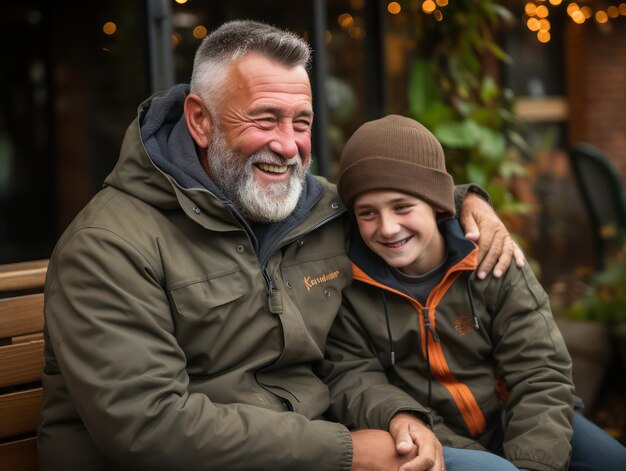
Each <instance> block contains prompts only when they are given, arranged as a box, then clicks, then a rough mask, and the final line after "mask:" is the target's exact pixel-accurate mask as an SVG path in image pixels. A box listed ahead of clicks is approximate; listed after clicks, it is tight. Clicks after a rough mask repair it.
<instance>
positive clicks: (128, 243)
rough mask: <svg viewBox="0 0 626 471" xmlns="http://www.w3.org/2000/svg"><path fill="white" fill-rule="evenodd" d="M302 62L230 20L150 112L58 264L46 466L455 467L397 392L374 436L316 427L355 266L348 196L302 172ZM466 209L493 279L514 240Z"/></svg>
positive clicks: (289, 46) (285, 43) (299, 47)
mask: <svg viewBox="0 0 626 471" xmlns="http://www.w3.org/2000/svg"><path fill="white" fill-rule="evenodd" d="M308 61H309V47H308V45H307V44H306V43H305V42H304V41H302V40H301V39H299V38H297V37H296V36H295V35H293V34H291V33H288V32H285V31H281V30H278V29H276V28H273V27H270V26H267V25H264V24H261V23H256V22H248V21H237V22H231V23H227V24H225V25H223V26H222V27H220V28H219V29H218V30H216V31H215V32H213V33H212V34H211V35H210V36H208V37H207V38H206V39H205V40H204V41H203V42H202V44H201V46H200V48H199V49H198V52H197V54H196V59H195V63H194V70H193V76H192V80H191V90H190V89H189V87H188V86H185V85H179V86H175V87H173V88H172V89H171V90H169V91H168V92H167V93H164V94H159V95H156V96H154V97H152V98H150V99H149V100H148V101H146V102H145V103H143V104H142V105H141V107H140V109H139V116H138V117H137V119H136V120H135V121H134V122H133V123H132V124H131V125H130V127H129V129H128V132H127V134H126V137H125V139H124V142H123V145H122V149H121V153H120V158H119V161H118V163H117V165H116V167H115V168H114V170H113V171H112V173H111V174H110V175H109V176H108V177H107V179H106V181H105V186H104V188H103V189H102V190H101V191H100V192H99V193H98V194H97V195H96V196H95V197H94V198H93V200H92V201H91V202H90V203H89V204H88V205H87V207H86V208H85V209H84V210H83V211H82V212H81V213H80V214H79V215H78V216H77V218H76V219H75V220H74V221H73V223H72V224H71V225H70V227H68V229H67V230H66V231H65V233H64V234H63V236H62V237H61V239H60V240H59V242H58V244H57V246H56V248H55V250H54V253H53V255H52V257H51V261H50V267H49V271H48V279H47V280H46V292H45V297H46V298H45V299H46V301H45V316H46V351H45V354H46V365H45V370H44V376H43V383H44V404H43V410H42V419H41V426H40V431H39V452H40V464H41V469H44V470H45V469H50V470H57V469H81V470H87V469H88V470H91V469H150V470H157V469H198V470H199V469H216V470H226V469H228V470H244V469H248V470H249V469H256V470H259V469H272V470H339V469H345V470H348V469H354V470H359V469H371V470H376V469H397V468H399V467H400V466H404V467H405V469H416V470H419V469H436V470H437V471H438V470H439V469H443V467H444V464H443V462H442V456H441V446H440V445H439V443H438V441H437V440H436V438H435V437H434V435H433V434H432V433H431V432H430V430H429V429H428V428H427V426H426V425H425V423H424V422H423V421H422V420H420V417H421V418H422V419H423V420H424V421H425V422H428V420H429V419H428V411H426V410H422V408H421V407H420V406H419V405H417V404H416V403H415V402H414V401H413V400H412V398H410V397H408V396H407V395H405V394H404V393H402V392H401V391H398V394H397V395H396V396H395V397H390V398H389V401H388V403H387V404H385V405H383V406H382V408H381V410H380V414H379V419H378V420H377V423H373V424H372V427H373V428H377V429H378V430H360V431H352V432H350V431H348V429H347V428H346V427H344V426H343V425H340V424H337V423H332V422H328V421H324V420H321V417H322V416H323V414H324V412H325V411H326V409H327V408H328V401H329V398H328V391H327V389H326V386H325V385H324V384H323V383H322V381H320V379H319V378H318V377H317V376H316V375H315V374H314V371H313V364H314V362H316V361H317V360H320V359H321V358H322V352H323V351H324V346H325V342H326V336H327V333H328V331H329V329H330V326H331V323H332V322H333V319H334V317H335V315H336V313H337V310H338V308H339V305H340V302H341V292H342V289H343V288H344V287H346V286H347V285H348V283H349V282H350V279H351V267H350V263H349V261H348V259H347V258H346V255H345V250H346V240H347V238H346V235H345V231H344V229H345V209H344V208H343V207H342V206H341V205H340V203H339V199H338V197H337V193H336V189H335V186H334V185H332V184H330V183H329V182H327V181H326V180H325V179H323V178H320V177H314V176H312V175H311V174H310V173H309V172H308V168H309V164H310V160H311V125H312V121H313V110H312V99H311V88H310V85H309V80H308V77H307V71H306V67H307V64H308ZM460 196H461V197H462V195H460ZM465 204H467V205H468V206H467V209H464V217H465V218H466V219H467V220H466V222H465V224H466V227H470V228H472V229H473V230H472V232H474V233H476V232H477V231H476V227H475V225H474V224H475V222H474V220H473V219H472V216H473V217H474V218H476V219H478V220H482V221H483V222H484V225H483V227H481V228H480V229H481V230H482V231H483V232H484V233H487V234H500V237H496V238H495V239H496V242H495V243H494V244H489V243H487V244H486V245H487V246H489V245H492V246H493V247H492V252H491V255H490V256H488V257H487V263H486V266H485V268H486V269H491V268H493V267H494V265H495V266H496V269H503V268H504V267H506V266H507V265H508V264H509V263H510V261H511V257H512V254H513V249H514V246H513V245H512V243H511V242H510V239H509V238H508V233H506V230H504V229H503V226H502V224H501V223H500V221H499V220H498V219H497V217H496V216H495V215H494V213H493V212H491V210H490V209H487V210H486V212H485V208H487V207H488V206H487V205H486V203H484V202H482V201H481V200H480V198H478V197H476V196H469V197H468V198H466V203H465ZM472 205H473V206H472ZM481 205H482V206H481ZM472 207H473V208H474V209H473V210H472V209H471V208H472ZM499 252H503V253H504V256H503V257H501V258H500V259H499V261H498V256H497V254H498V253H499ZM496 261H497V265H496ZM306 280H317V281H318V282H317V283H309V284H307V283H306ZM386 430H389V431H390V432H391V433H389V432H387V431H386Z"/></svg>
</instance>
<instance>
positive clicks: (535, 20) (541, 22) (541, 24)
mask: <svg viewBox="0 0 626 471" xmlns="http://www.w3.org/2000/svg"><path fill="white" fill-rule="evenodd" d="M562 3H563V0H548V2H546V0H534V1H528V2H526V4H525V5H524V15H525V18H526V27H527V28H528V29H529V30H530V31H532V32H534V33H536V34H537V40H538V41H540V42H542V43H547V42H548V41H550V28H551V24H550V20H549V19H548V17H549V16H550V8H551V7H558V6H560V5H561V4H562ZM548 4H549V5H548ZM566 11H567V15H568V16H569V17H570V19H571V20H572V21H573V22H574V23H576V24H579V25H580V24H583V23H585V22H586V21H587V20H589V19H591V18H593V19H595V21H596V22H597V23H599V24H602V25H603V24H606V23H608V22H609V21H610V20H611V19H613V18H617V17H618V16H620V15H622V16H626V3H620V4H619V6H618V5H610V6H608V7H606V8H605V9H601V8H593V7H592V6H591V5H584V6H582V7H581V6H579V5H578V3H575V2H569V3H567V7H566Z"/></svg>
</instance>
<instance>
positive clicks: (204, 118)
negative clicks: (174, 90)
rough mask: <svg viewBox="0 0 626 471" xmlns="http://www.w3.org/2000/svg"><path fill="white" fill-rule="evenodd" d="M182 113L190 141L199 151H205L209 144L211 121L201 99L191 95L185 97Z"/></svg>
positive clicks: (211, 128) (211, 129)
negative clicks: (191, 140) (192, 141)
mask: <svg viewBox="0 0 626 471" xmlns="http://www.w3.org/2000/svg"><path fill="white" fill-rule="evenodd" d="M184 113H185V121H186V122H187V128H188V129H189V134H191V137H192V139H193V140H194V142H195V143H196V145H197V146H198V147H199V148H200V149H206V148H207V147H208V146H209V142H211V134H212V132H213V121H212V119H211V115H210V114H209V111H208V110H207V108H206V106H204V103H203V101H202V99H201V98H200V97H199V96H198V95H195V94H193V93H190V94H189V95H187V98H185V105H184Z"/></svg>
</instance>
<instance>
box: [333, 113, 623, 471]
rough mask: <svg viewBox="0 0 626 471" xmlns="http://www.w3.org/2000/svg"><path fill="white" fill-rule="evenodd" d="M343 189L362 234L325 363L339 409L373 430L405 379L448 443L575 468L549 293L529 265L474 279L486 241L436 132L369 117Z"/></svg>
mask: <svg viewBox="0 0 626 471" xmlns="http://www.w3.org/2000/svg"><path fill="white" fill-rule="evenodd" d="M338 189H339V194H340V196H341V198H342V200H343V201H344V203H345V205H346V207H347V208H348V209H349V210H350V211H351V212H352V214H353V216H354V220H355V222H356V225H357V226H358V233H356V232H357V231H355V234H354V241H353V244H352V247H351V249H350V252H349V256H350V258H351V260H352V262H353V278H354V280H355V283H353V285H352V286H350V287H349V288H348V289H346V290H345V291H344V295H345V297H344V304H343V307H342V310H341V312H340V314H339V316H338V317H337V320H336V321H335V324H334V325H333V328H332V330H331V335H330V336H329V340H328V344H327V352H326V353H327V361H326V362H325V363H324V365H323V366H322V373H323V374H324V375H325V376H326V381H327V382H328V385H329V388H330V393H331V403H332V405H331V413H332V414H334V415H335V417H336V418H338V419H339V420H340V421H342V422H344V423H346V424H348V425H351V426H354V427H365V426H367V423H368V420H369V419H370V418H373V417H375V414H376V410H377V409H376V408H377V404H380V403H382V402H383V401H384V397H385V391H391V390H390V389H389V388H393V387H394V386H395V387H400V388H401V389H403V390H404V391H406V392H407V393H409V394H410V395H411V396H413V397H414V398H415V399H417V400H418V402H421V403H422V404H424V405H426V406H427V407H428V408H429V409H430V410H431V413H432V417H433V430H434V432H435V434H436V435H437V437H438V438H439V440H440V441H441V443H442V444H443V445H444V447H445V446H448V447H455V448H472V449H478V450H485V449H487V450H490V451H493V452H495V453H498V454H500V455H502V456H504V457H505V458H506V459H507V460H509V461H510V462H511V463H512V464H514V465H515V466H517V467H518V468H522V469H530V470H566V469H568V462H569V459H570V454H571V446H570V440H571V439H572V434H573V429H572V421H573V406H572V402H573V390H574V387H573V384H572V379H571V360H570V357H569V354H568V352H567V349H566V346H565V344H564V341H563V338H562V336H561V334H560V332H559V331H558V329H557V327H556V325H555V323H554V319H553V317H552V313H551V310H550V305H549V302H548V297H547V295H546V293H545V292H544V290H543V289H542V288H541V286H540V285H539V283H538V282H537V280H536V278H535V277H534V275H533V273H532V272H531V270H530V269H529V268H528V267H526V266H525V267H524V268H522V269H519V268H516V267H511V268H509V270H508V272H507V273H506V274H505V275H504V276H503V277H502V278H501V279H496V278H490V279H487V280H479V279H478V278H477V277H476V276H475V273H474V271H475V269H476V266H477V262H476V253H477V248H476V246H475V245H474V244H473V243H472V242H471V241H469V240H467V239H465V238H464V236H463V232H462V231H461V229H460V226H459V224H458V222H457V221H456V220H455V219H453V218H452V216H453V215H454V211H455V206H454V199H453V181H452V177H451V176H450V175H449V174H448V173H447V172H446V168H445V160H444V153H443V149H442V148H441V145H440V144H439V142H438V141H437V140H436V139H435V137H434V136H433V135H432V134H431V133H430V132H429V131H428V130H427V129H426V128H425V127H424V126H422V125H421V124H419V123H417V122H416V121H414V120H411V119H408V118H404V117H401V116H394V115H392V116H387V117H385V118H383V119H379V120H376V121H372V122H369V123H366V124H365V125H363V126H361V128H359V129H358V130H357V131H356V132H355V133H354V135H353V136H352V137H351V138H350V139H349V141H348V142H347V144H346V146H345V148H344V151H343V153H342V156H341V162H340V176H339V181H338ZM346 372H348V373H349V374H346ZM577 420H584V419H582V416H581V417H579V418H578V419H577ZM575 423H576V422H575ZM587 425H589V426H591V427H593V425H592V424H590V423H589V422H588V421H586V422H585V427H586V428H588V427H587ZM596 430H597V432H599V433H602V432H601V431H599V429H597V428H596ZM585 431H586V430H585ZM594 434H595V431H594ZM588 436H589V435H587V436H585V438H587V437H588ZM606 438H609V437H608V436H606ZM596 442H597V443H601V442H602V440H595V441H594V444H595V443H596ZM602 443H603V442H602ZM615 445H616V446H614V444H612V443H609V449H610V450H609V451H608V452H607V453H608V455H609V460H611V459H614V460H619V461H608V462H604V463H603V466H606V463H611V466H612V465H617V464H618V463H621V458H620V456H619V454H620V453H621V452H622V451H623V447H621V445H619V444H617V442H615ZM620 448H621V451H620ZM600 450H604V448H596V449H595V450H594V454H595V453H600V454H602V453H603V452H602V451H600ZM615 451H617V452H616V453H613V452H615ZM612 453H613V454H612ZM586 458H589V457H588V456H587V457H586ZM570 469H574V468H570ZM585 469H587V468H585ZM589 469H594V468H589ZM597 469H618V468H617V467H606V468H601V467H600V468H597Z"/></svg>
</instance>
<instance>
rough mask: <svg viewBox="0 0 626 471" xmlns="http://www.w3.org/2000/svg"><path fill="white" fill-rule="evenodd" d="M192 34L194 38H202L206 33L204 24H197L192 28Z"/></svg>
mask: <svg viewBox="0 0 626 471" xmlns="http://www.w3.org/2000/svg"><path fill="white" fill-rule="evenodd" d="M192 34H193V37H194V38H196V39H202V38H204V37H205V36H206V35H207V34H208V31H207V29H206V28H205V27H204V26H202V25H198V26H196V27H195V28H194V29H193V31H192Z"/></svg>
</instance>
